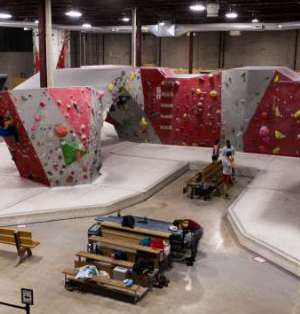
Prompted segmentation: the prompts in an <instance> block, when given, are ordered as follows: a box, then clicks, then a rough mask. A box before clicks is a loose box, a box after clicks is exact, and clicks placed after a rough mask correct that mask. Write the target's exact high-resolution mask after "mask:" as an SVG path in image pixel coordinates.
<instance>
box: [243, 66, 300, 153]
mask: <svg viewBox="0 0 300 314" xmlns="http://www.w3.org/2000/svg"><path fill="white" fill-rule="evenodd" d="M244 151H245V152H249V153H264V154H275V155H283V156H300V153H299V152H300V85H299V82H294V81H292V80H291V79H289V78H288V77H286V76H285V75H283V74H282V73H280V72H276V73H275V74H274V77H273V79H272V81H271V83H270V85H269V87H268V88H267V90H266V92H265V94H264V96H263V98H262V100H261V102H260V104H259V106H258V108H257V110H256V112H255V114H254V116H253V118H252V120H251V122H250V125H249V127H248V129H247V131H246V133H245V135H244Z"/></svg>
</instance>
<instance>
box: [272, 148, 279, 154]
mask: <svg viewBox="0 0 300 314" xmlns="http://www.w3.org/2000/svg"><path fill="white" fill-rule="evenodd" d="M272 152H273V154H274V155H277V154H279V153H280V148H279V147H275V148H274V149H273V151H272Z"/></svg>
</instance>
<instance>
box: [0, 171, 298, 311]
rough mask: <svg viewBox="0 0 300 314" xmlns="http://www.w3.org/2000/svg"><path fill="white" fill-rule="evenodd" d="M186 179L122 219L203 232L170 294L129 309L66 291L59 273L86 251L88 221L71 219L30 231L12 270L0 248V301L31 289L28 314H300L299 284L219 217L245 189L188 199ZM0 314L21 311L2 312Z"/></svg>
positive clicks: (10, 255) (174, 274) (178, 268)
mask: <svg viewBox="0 0 300 314" xmlns="http://www.w3.org/2000/svg"><path fill="white" fill-rule="evenodd" d="M190 175H191V173H188V174H186V175H185V176H183V177H181V178H180V179H178V180H177V181H175V182H174V183H173V184H171V185H170V186H168V187H167V188H165V189H164V190H162V191H161V192H159V193H158V194H157V195H155V196H154V197H152V198H151V199H149V200H148V201H146V202H144V203H141V204H139V205H136V206H133V207H131V208H129V209H127V210H126V211H124V212H126V213H131V214H137V215H141V216H149V217H153V218H158V219H163V220H170V221H172V220H174V219H175V218H183V217H188V218H193V219H195V220H197V221H199V222H200V223H201V224H202V225H203V226H204V228H205V236H204V238H203V240H202V242H201V246H200V251H201V253H200V254H199V259H198V261H197V263H196V264H195V267H193V268H187V267H186V266H185V265H184V264H175V267H174V268H173V270H172V271H170V272H168V274H167V276H168V277H169V279H170V280H171V285H170V287H169V288H167V289H164V290H155V291H154V292H152V293H149V294H148V295H147V296H146V298H145V299H144V300H142V302H140V303H139V304H138V305H136V306H134V305H131V304H127V303H123V302H120V301H114V300H112V299H108V298H103V297H99V296H94V295H91V294H79V293H72V292H68V291H66V290H65V289H64V287H63V276H62V275H61V274H60V270H61V269H62V268H64V267H68V266H71V265H72V264H73V261H74V257H75V253H76V252H77V251H79V250H82V249H85V248H86V242H87V229H88V227H89V226H90V225H91V224H92V223H93V219H78V220H76V219H74V220H67V221H60V222H51V223H47V224H36V225H31V226H27V227H29V228H30V229H31V230H32V231H33V234H34V236H35V238H37V239H38V240H40V241H41V242H42V245H40V246H39V247H38V248H37V249H36V250H35V251H34V257H33V258H32V259H30V260H28V261H27V262H26V263H24V264H22V265H20V266H19V267H18V268H14V267H13V264H14V261H15V256H16V254H15V252H14V249H13V248H8V247H7V246H3V245H1V246H0V301H5V302H16V303H19V293H20V288H22V287H28V288H33V289H34V291H35V300H36V305H35V306H34V308H33V311H32V313H33V314H35V313H43V314H50V313H51V314H52V313H63V314H68V313H72V314H77V313H89V314H94V313H95V314H96V313H97V314H98V313H121V312H123V313H133V314H135V313H157V312H159V313H174V314H177V313H178V314H179V313H186V314H189V313H193V314H194V313H205V314H210V313H214V314H218V313H220V314H221V313H222V314H227V313H230V314H231V313H239V314H240V313H242V314H252V313H253V314H254V313H255V314H260V313H261V314H283V313H284V314H300V283H299V280H298V279H297V278H295V277H293V276H291V275H289V274H288V273H286V272H284V271H282V270H281V269H278V268H276V267H275V266H273V265H271V264H269V263H263V264H260V263H257V262H255V261H254V260H253V258H254V257H255V255H253V254H252V253H250V252H248V251H245V250H244V249H242V248H240V247H239V246H237V244H236V243H235V241H234V239H233V238H232V236H231V233H230V231H229V229H228V228H227V225H226V223H224V220H223V216H224V214H225V213H226V210H227V208H228V206H229V205H230V203H231V202H232V201H233V200H234V199H235V197H236V196H237V195H238V194H239V193H240V192H241V191H242V190H243V189H244V188H245V186H246V185H247V184H248V183H249V179H247V178H238V181H237V183H236V185H235V186H234V188H233V189H232V191H231V195H232V198H231V200H230V201H227V200H224V199H222V198H214V199H213V200H210V201H209V202H204V201H201V200H190V199H187V198H186V197H184V196H183V195H182V192H181V191H182V185H183V182H184V181H185V180H186V179H187V178H188V177H189V176H190ZM0 313H1V314H14V313H16V314H17V313H20V312H19V311H17V310H13V309H9V308H5V307H0Z"/></svg>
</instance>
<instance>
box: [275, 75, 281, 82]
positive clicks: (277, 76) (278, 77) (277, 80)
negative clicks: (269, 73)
mask: <svg viewBox="0 0 300 314" xmlns="http://www.w3.org/2000/svg"><path fill="white" fill-rule="evenodd" d="M279 80H280V76H279V75H278V74H277V75H276V76H275V78H274V82H275V83H277V82H279Z"/></svg>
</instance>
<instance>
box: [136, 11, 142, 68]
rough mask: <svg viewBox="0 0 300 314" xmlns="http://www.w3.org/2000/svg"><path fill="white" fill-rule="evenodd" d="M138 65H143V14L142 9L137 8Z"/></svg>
mask: <svg viewBox="0 0 300 314" xmlns="http://www.w3.org/2000/svg"><path fill="white" fill-rule="evenodd" d="M136 25H137V31H136V66H137V67H141V66H142V16H141V10H140V9H139V10H137V14H136Z"/></svg>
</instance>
